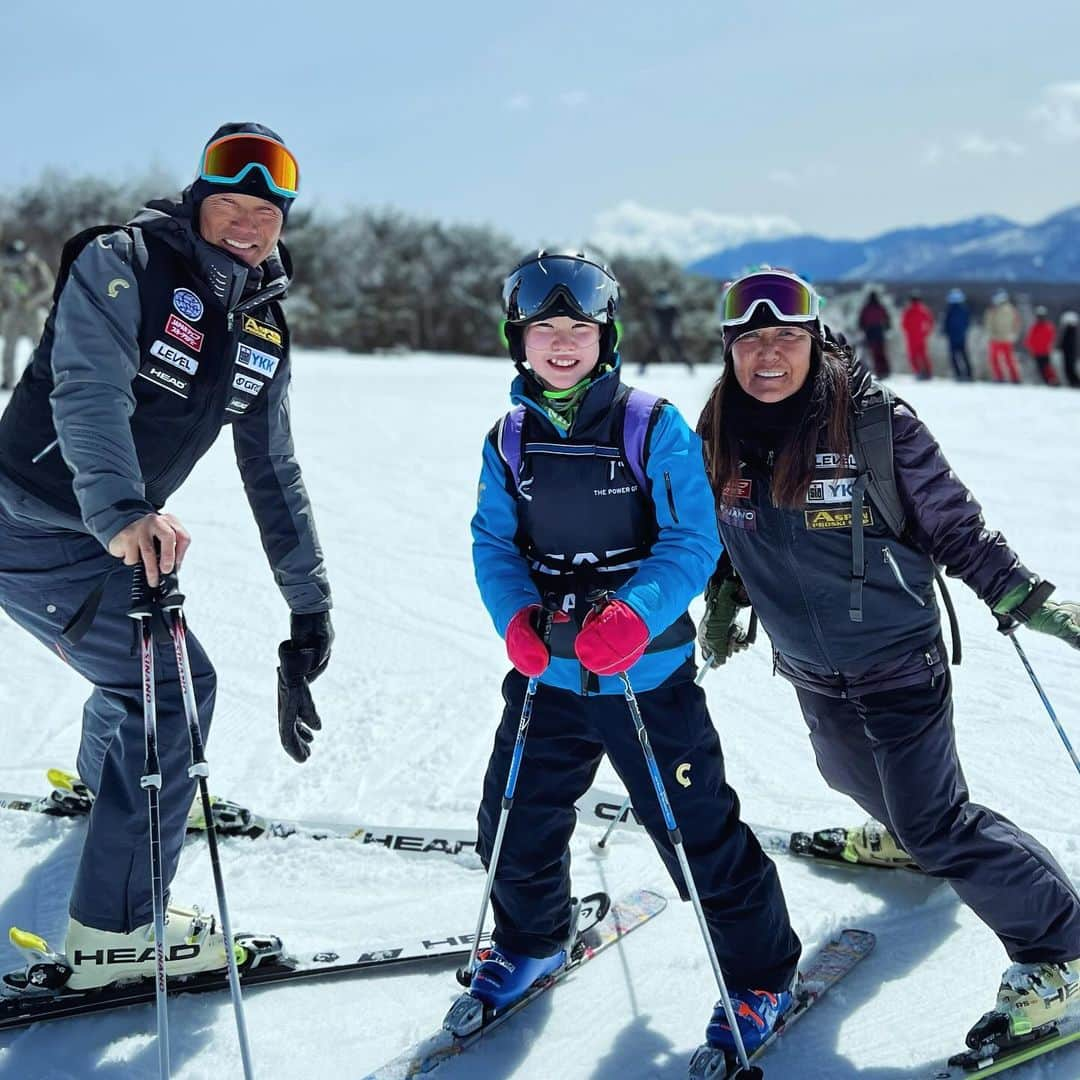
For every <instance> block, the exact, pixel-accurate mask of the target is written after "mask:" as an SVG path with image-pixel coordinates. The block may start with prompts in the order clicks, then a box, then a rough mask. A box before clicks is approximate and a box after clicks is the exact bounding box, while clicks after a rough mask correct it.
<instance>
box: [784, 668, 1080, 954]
mask: <svg viewBox="0 0 1080 1080" xmlns="http://www.w3.org/2000/svg"><path fill="white" fill-rule="evenodd" d="M796 693H797V694H798V695H799V704H800V705H801V706H802V711H803V716H804V718H805V719H806V723H807V726H808V727H809V728H810V742H811V745H812V746H813V748H814V753H815V754H816V756H817V763H818V768H819V769H820V770H821V775H822V776H823V777H824V778H825V780H826V782H827V783H828V785H829V787H831V788H833V789H834V790H836V791H842V792H843V793H844V794H846V795H850V796H851V798H853V799H854V800H855V801H856V802H857V803H858V804H859V806H861V807H862V808H863V810H865V811H866V812H867V813H868V814H871V815H872V816H873V817H874V818H876V819H877V820H878V821H880V822H881V823H882V824H883V825H885V826H886V827H887V828H888V829H889V831H890V832H891V833H892V834H893V836H895V837H896V839H897V840H898V841H899V843H900V846H901V847H903V849H904V850H905V851H906V852H907V853H908V854H909V855H910V856H911V857H912V858H913V859H914V860H915V862H916V863H917V864H918V865H919V867H920V868H921V869H922V870H924V871H925V872H926V873H927V874H930V875H931V876H932V877H938V878H944V879H945V880H946V881H948V882H949V884H950V885H951V886H952V887H953V889H954V890H955V891H956V893H957V895H958V896H959V897H960V899H961V900H963V901H964V903H965V904H967V905H968V907H970V908H971V909H972V911H974V912H975V914H976V915H978V916H979V918H980V919H982V921H983V922H984V923H986V925H987V926H989V927H990V929H991V930H993V931H994V933H995V934H997V936H998V938H1000V940H1001V943H1002V944H1003V945H1004V946H1005V950H1006V952H1007V953H1008V954H1009V957H1010V959H1012V960H1013V961H1014V962H1016V963H1036V962H1040V961H1052V962H1062V961H1065V960H1073V959H1075V958H1076V957H1080V897H1078V896H1077V893H1076V890H1075V888H1074V887H1073V885H1072V883H1071V882H1070V881H1069V878H1068V875H1067V874H1066V873H1065V871H1064V870H1062V868H1061V867H1060V866H1058V864H1057V862H1056V861H1055V860H1054V857H1053V856H1052V855H1051V854H1050V853H1049V852H1048V851H1047V850H1046V849H1045V848H1044V847H1043V846H1042V845H1041V844H1040V843H1039V842H1038V841H1037V840H1035V839H1033V838H1032V837H1031V836H1029V835H1028V834H1027V833H1025V832H1023V831H1022V830H1020V829H1018V828H1017V827H1016V826H1015V825H1014V824H1013V823H1012V822H1011V821H1009V820H1007V819H1006V818H1004V817H1002V816H1001V815H1000V814H998V813H995V812H994V811H993V810H988V809H987V808H986V807H985V806H979V805H978V804H977V803H973V802H971V801H970V799H969V798H968V788H967V784H966V783H965V781H964V774H963V771H962V770H961V768H960V761H959V758H958V757H957V752H956V737H955V733H954V731H953V719H952V715H953V706H952V682H951V680H950V677H949V672H948V669H946V671H945V674H944V675H936V676H933V677H932V679H928V681H927V682H926V683H924V684H922V685H918V686H906V687H904V688H902V689H899V690H888V691H884V692H881V693H871V694H864V695H862V696H861V697H857V698H850V699H847V700H843V699H840V698H833V697H826V696H825V695H823V694H815V693H812V692H811V691H809V690H804V689H801V688H796Z"/></svg>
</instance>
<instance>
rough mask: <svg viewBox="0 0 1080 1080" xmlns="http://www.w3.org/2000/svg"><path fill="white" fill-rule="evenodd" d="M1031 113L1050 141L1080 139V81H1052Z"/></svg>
mask: <svg viewBox="0 0 1080 1080" xmlns="http://www.w3.org/2000/svg"><path fill="white" fill-rule="evenodd" d="M1031 113H1032V116H1033V118H1034V120H1035V122H1036V123H1037V124H1038V126H1039V127H1040V128H1041V129H1042V132H1043V135H1044V136H1045V137H1046V138H1047V139H1049V140H1050V142H1074V141H1075V140H1077V139H1080V82H1062V83H1052V84H1051V85H1050V86H1047V87H1045V88H1044V89H1043V92H1042V101H1041V102H1039V104H1038V105H1036V106H1035V108H1034V109H1032V110H1031Z"/></svg>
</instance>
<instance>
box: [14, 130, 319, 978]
mask: <svg viewBox="0 0 1080 1080" xmlns="http://www.w3.org/2000/svg"><path fill="white" fill-rule="evenodd" d="M297 188H298V170H297V168H296V161H295V158H294V157H293V156H292V154H291V153H290V152H289V151H288V150H287V149H286V147H285V145H284V143H283V142H282V140H281V139H280V137H279V136H278V135H276V134H275V133H274V132H273V131H271V130H270V129H269V128H264V127H262V126H261V125H258V124H227V125H224V126H223V127H221V128H219V129H218V131H217V132H215V134H214V136H213V138H212V139H211V140H210V142H209V143H207V145H206V148H205V149H204V151H203V156H202V160H201V163H200V168H199V174H198V177H197V178H196V180H195V181H194V182H193V183H192V184H191V185H190V186H189V187H188V188H186V189H185V190H184V192H183V193H182V195H181V198H180V201H178V202H176V201H171V200H161V201H158V202H154V203H151V204H149V206H148V207H147V208H145V209H144V210H143V211H141V212H140V213H139V214H138V215H137V216H136V217H135V218H134V219H133V220H132V221H130V222H129V223H128V224H127V225H126V226H124V227H122V228H117V227H115V226H104V227H100V228H96V229H89V230H86V231H85V232H83V233H80V234H79V235H78V236H76V237H73V238H72V239H71V240H70V241H69V242H68V243H67V245H66V246H65V248H64V252H63V256H62V258H61V262H60V271H59V274H58V277H57V286H56V290H55V292H54V295H53V305H52V310H51V311H50V313H49V316H48V319H47V321H46V324H45V329H44V332H43V334H42V337H41V340H40V342H39V344H38V346H37V349H36V350H35V352H34V355H33V358H32V360H31V363H30V365H29V367H28V368H27V369H26V371H25V372H24V373H23V376H22V378H21V380H20V381H19V383H18V385H17V386H16V388H15V390H14V393H13V394H12V397H11V400H10V402H9V403H8V406H7V409H6V410H5V412H4V414H3V416H2V417H0V606H2V607H3V608H4V610H5V611H6V612H7V614H8V615H10V616H11V618H12V619H13V620H14V621H15V622H16V623H18V624H19V625H20V626H22V627H24V628H25V629H27V630H28V631H30V633H32V634H33V635H34V636H35V637H36V638H38V640H40V641H41V642H43V643H44V644H45V645H46V646H47V647H48V648H49V649H55V651H56V652H57V653H59V654H60V656H61V657H62V658H63V659H64V660H66V661H67V663H68V664H69V665H70V666H71V667H72V668H74V669H75V670H76V671H78V672H79V673H80V674H81V675H83V676H85V677H86V678H87V679H88V680H89V681H90V682H91V683H92V684H93V686H94V689H93V692H92V693H91V695H90V698H89V700H88V701H87V703H86V706H85V709H84V712H83V730H82V743H81V746H80V750H79V758H78V767H79V773H80V776H81V777H82V779H83V780H84V781H85V783H86V784H87V786H88V787H89V789H90V792H91V793H92V794H93V796H94V801H93V807H92V810H91V812H90V820H89V828H88V831H87V834H86V840H85V843H84V846H83V852H82V858H81V861H80V864H79V868H78V871H77V874H76V877H75V883H74V886H73V889H72V893H71V901H70V915H71V921H70V924H69V928H68V939H67V948H66V953H67V960H68V963H69V964H70V965H71V967H72V974H71V976H70V978H69V979H68V983H67V985H69V986H70V987H72V988H87V987H96V986H102V985H106V984H108V983H111V982H114V981H116V980H118V979H130V978H132V977H134V976H149V975H152V974H153V970H154V964H153V957H152V950H150V949H148V948H147V940H148V938H149V937H150V935H151V933H152V890H151V872H150V857H149V849H150V827H149V821H148V815H147V801H146V795H145V794H144V792H143V791H142V790H141V788H140V777H141V774H142V771H143V761H144V731H143V704H142V685H141V673H140V670H139V667H140V665H139V663H138V660H137V657H136V655H135V653H133V651H132V623H131V619H130V618H129V617H128V616H127V611H128V608H129V606H130V593H131V571H130V570H126V569H124V568H125V567H131V566H134V565H135V564H137V563H139V562H141V563H142V564H143V566H144V567H145V571H146V577H147V581H148V583H149V585H150V586H151V587H152V588H156V587H157V585H158V583H159V578H160V574H162V573H166V574H167V573H170V572H171V571H173V570H174V569H175V568H178V567H179V566H180V564H181V562H182V560H183V557H184V553H185V551H186V549H187V547H188V544H189V543H190V537H189V535H188V533H187V532H186V530H185V529H184V527H183V526H182V525H181V523H180V522H179V521H178V520H177V519H176V517H174V516H173V515H172V514H169V513H166V512H165V511H164V507H165V504H166V502H167V501H168V499H169V498H170V496H171V495H172V494H173V493H174V492H175V491H176V490H177V489H178V488H179V487H180V485H181V484H182V483H183V481H184V480H185V479H186V477H187V476H188V474H189V473H190V472H191V470H192V468H194V466H195V463H196V462H197V461H198V460H199V458H201V457H202V456H203V454H205V453H206V451H207V450H209V449H210V447H211V445H212V444H213V443H214V441H215V440H216V438H217V436H218V434H219V432H220V430H221V428H222V427H223V426H224V425H231V427H232V433H233V443H234V446H235V450H236V461H237V465H238V467H239V470H240V475H241V477H242V479H243V484H244V490H245V492H246V493H247V497H248V501H249V503H250V505H251V509H252V512H253V514H254V516H255V520H256V522H257V524H258V527H259V532H260V535H261V538H262V543H263V547H264V549H265V551H266V555H267V558H268V560H269V562H270V566H271V568H272V570H273V574H274V579H275V581H276V582H277V584H278V587H279V588H280V590H281V593H282V595H283V596H284V598H285V601H286V603H287V604H288V606H289V609H290V611H291V613H292V616H291V628H290V629H291V633H290V637H289V640H288V641H285V642H282V643H281V646H280V648H279V657H280V663H281V666H280V667H279V669H278V722H279V734H280V737H281V741H282V745H283V746H284V748H285V750H286V752H287V753H288V754H289V755H290V756H291V757H293V758H295V759H296V760H297V761H303V760H305V759H306V758H307V756H308V754H309V753H310V747H309V744H310V742H311V739H312V729H315V728H317V727H319V720H318V716H317V714H316V712H315V709H314V705H313V703H312V699H311V694H310V690H309V689H308V683H309V682H311V681H312V680H314V679H315V678H316V677H317V676H318V675H319V674H321V673H322V671H323V670H324V669H325V667H326V664H327V662H328V660H329V655H330V645H331V642H332V640H333V631H332V628H331V624H330V616H329V609H330V589H329V584H328V582H327V577H326V571H325V568H324V566H323V556H322V550H321V548H320V546H319V541H318V538H317V536H316V533H315V525H314V521H313V517H312V511H311V504H310V502H309V500H308V496H307V492H306V491H305V489H304V484H303V481H302V479H301V475H300V467H299V465H298V464H297V461H296V456H295V454H294V451H293V442H292V435H291V432H290V427H289V378H290V365H289V332H288V327H287V326H286V323H285V317H284V314H283V312H282V308H281V303H280V301H281V299H282V298H283V297H284V295H285V292H286V289H287V288H288V285H289V277H290V260H289V256H288V253H287V251H286V250H285V248H284V246H283V245H281V244H280V243H279V237H280V235H281V231H282V228H283V226H284V224H285V220H286V218H287V216H288V212H289V208H290V206H291V205H292V200H293V199H294V198H295V196H296V193H297ZM165 640H166V644H165V645H161V644H158V645H157V646H155V648H156V654H157V655H156V657H155V667H156V671H157V711H158V724H159V726H158V751H159V755H160V759H161V773H162V788H161V793H160V806H161V838H162V857H163V866H164V882H165V887H166V888H168V884H169V882H170V881H171V880H172V877H173V875H174V873H175V871H176V866H177V863H178V861H179V857H180V848H181V846H182V843H183V839H184V833H185V828H186V823H187V817H188V811H189V809H190V807H191V804H192V798H193V795H194V790H195V781H194V780H193V779H190V778H189V777H188V765H189V757H190V750H189V745H188V733H187V724H186V721H185V716H184V709H183V699H182V695H181V687H180V683H179V680H178V676H177V669H176V662H175V659H174V658H173V655H172V649H171V646H170V644H169V643H168V639H167V638H166V639H165ZM187 642H188V649H189V651H190V659H191V681H192V684H193V687H194V690H195V696H196V700H197V704H198V711H199V719H200V722H201V725H202V728H203V731H204V735H205V733H206V730H207V729H208V727H209V723H210V719H211V715H212V712H213V708H214V696H215V686H216V677H215V673H214V669H213V667H212V665H211V663H210V661H209V659H208V658H207V656H206V653H205V652H204V651H203V649H202V647H201V646H200V645H199V643H198V641H197V640H196V639H195V638H194V637H193V636H191V635H190V634H189V635H188V638H187ZM9 677H10V676H9ZM166 937H167V939H168V940H167V942H166V945H167V947H169V948H167V955H169V956H170V960H169V963H168V971H169V973H170V974H185V973H188V972H191V971H199V970H207V969H213V968H216V967H224V965H225V952H224V944H223V939H222V936H221V934H220V932H219V930H218V927H217V925H216V922H215V920H214V919H213V918H209V917H206V916H205V915H199V914H198V913H192V912H190V911H184V910H182V909H181V908H179V907H177V906H176V905H174V904H170V907H169V919H168V926H167V931H166ZM175 943H182V944H184V946H185V947H183V948H177V949H173V950H172V952H173V953H175V958H173V957H172V954H171V953H170V952H169V949H170V948H171V947H172V946H173V945H174V944H175Z"/></svg>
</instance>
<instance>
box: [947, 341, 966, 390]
mask: <svg viewBox="0 0 1080 1080" xmlns="http://www.w3.org/2000/svg"><path fill="white" fill-rule="evenodd" d="M949 361H950V362H951V363H952V367H953V372H954V373H955V375H956V381H957V382H971V378H972V376H971V359H970V358H969V357H968V351H967V344H966V342H963V341H952V340H950V341H949Z"/></svg>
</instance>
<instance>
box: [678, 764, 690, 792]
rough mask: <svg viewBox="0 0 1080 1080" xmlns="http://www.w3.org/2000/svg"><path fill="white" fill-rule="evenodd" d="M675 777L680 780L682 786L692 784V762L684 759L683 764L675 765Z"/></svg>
mask: <svg viewBox="0 0 1080 1080" xmlns="http://www.w3.org/2000/svg"><path fill="white" fill-rule="evenodd" d="M675 779H676V780H677V781H678V782H679V785H680V786H681V787H689V786H690V762H689V761H684V762H683V763H682V764H681V765H676V766H675Z"/></svg>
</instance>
